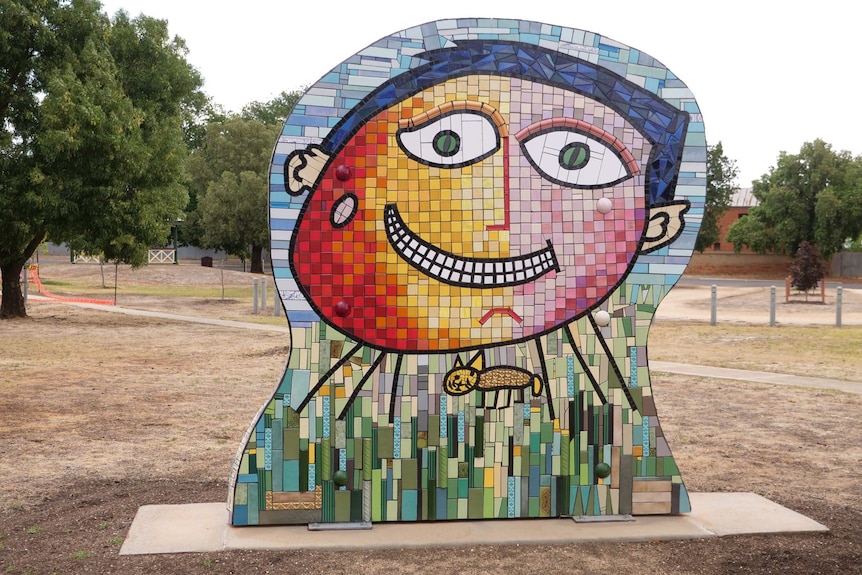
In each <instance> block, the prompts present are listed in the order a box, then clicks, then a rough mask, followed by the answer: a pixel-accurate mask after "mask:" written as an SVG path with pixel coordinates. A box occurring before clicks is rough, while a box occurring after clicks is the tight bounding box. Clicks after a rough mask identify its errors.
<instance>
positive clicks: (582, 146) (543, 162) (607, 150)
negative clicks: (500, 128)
mask: <svg viewBox="0 0 862 575" xmlns="http://www.w3.org/2000/svg"><path fill="white" fill-rule="evenodd" d="M521 149H522V150H523V151H524V155H525V156H526V157H527V159H528V160H529V161H530V163H531V164H532V165H533V167H534V168H535V169H536V171H538V172H539V173H540V174H541V175H542V176H543V177H544V178H547V179H548V180H550V181H552V182H554V183H556V184H560V185H561V186H566V187H568V188H605V187H607V186H612V185H614V184H617V183H619V182H621V181H623V180H625V179H628V178H630V177H631V175H632V174H631V172H630V171H629V169H628V167H626V163H625V162H624V161H623V159H622V157H621V156H620V154H619V153H618V152H617V151H616V150H614V149H613V147H611V146H610V145H608V144H607V143H606V142H604V141H602V140H599V139H597V138H595V137H593V136H590V135H587V134H583V133H581V132H578V131H575V130H572V129H568V128H553V129H550V130H545V131H542V132H537V133H536V134H533V135H531V136H530V137H529V138H527V139H526V140H524V141H523V142H521Z"/></svg>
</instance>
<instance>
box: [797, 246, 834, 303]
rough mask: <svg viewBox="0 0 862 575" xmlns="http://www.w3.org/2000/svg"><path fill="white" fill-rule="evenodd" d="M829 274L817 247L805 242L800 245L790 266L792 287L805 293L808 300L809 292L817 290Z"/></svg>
mask: <svg viewBox="0 0 862 575" xmlns="http://www.w3.org/2000/svg"><path fill="white" fill-rule="evenodd" d="M827 272H828V269H827V268H826V265H825V264H824V263H823V260H822V259H821V257H820V251H819V250H818V249H817V246H813V245H811V244H809V243H808V242H805V241H803V242H802V243H800V244H799V249H798V250H796V255H795V256H794V257H793V263H792V264H790V278H791V279H790V285H791V286H793V287H794V288H796V289H797V290H799V291H802V292H805V296H806V299H807V298H808V290H811V289H814V288H816V287H817V286H818V285H819V284H820V281H821V280H822V279H823V278H824V277H826V273H827Z"/></svg>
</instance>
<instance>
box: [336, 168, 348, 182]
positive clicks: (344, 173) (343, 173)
mask: <svg viewBox="0 0 862 575" xmlns="http://www.w3.org/2000/svg"><path fill="white" fill-rule="evenodd" d="M351 175H352V174H351V172H350V167H349V166H345V165H343V164H342V165H340V166H338V167H336V168H335V177H336V179H337V180H338V181H339V182H346V181H347V180H349V179H350V176H351Z"/></svg>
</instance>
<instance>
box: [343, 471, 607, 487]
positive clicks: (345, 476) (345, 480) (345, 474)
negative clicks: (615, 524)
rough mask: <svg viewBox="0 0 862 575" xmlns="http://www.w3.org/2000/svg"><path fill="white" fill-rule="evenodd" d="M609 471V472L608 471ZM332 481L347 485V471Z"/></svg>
mask: <svg viewBox="0 0 862 575" xmlns="http://www.w3.org/2000/svg"><path fill="white" fill-rule="evenodd" d="M608 473H610V472H608ZM332 481H333V482H335V484H336V485H337V486H339V487H344V486H345V485H347V472H346V471H340V470H339V471H336V472H335V473H333V474H332Z"/></svg>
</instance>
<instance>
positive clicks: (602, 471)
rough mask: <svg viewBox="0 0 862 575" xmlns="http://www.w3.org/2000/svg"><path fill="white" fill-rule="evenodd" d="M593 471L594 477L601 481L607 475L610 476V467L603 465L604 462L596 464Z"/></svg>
mask: <svg viewBox="0 0 862 575" xmlns="http://www.w3.org/2000/svg"><path fill="white" fill-rule="evenodd" d="M595 471H596V477H601V478H602V479H604V478H605V477H607V476H608V475H610V474H611V466H610V465H608V464H607V463H604V462H602V463H596V469H595Z"/></svg>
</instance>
